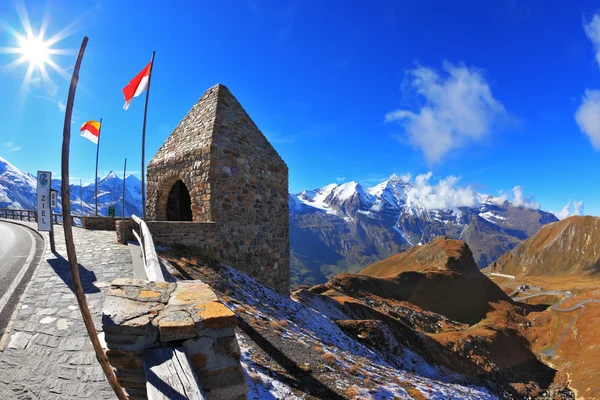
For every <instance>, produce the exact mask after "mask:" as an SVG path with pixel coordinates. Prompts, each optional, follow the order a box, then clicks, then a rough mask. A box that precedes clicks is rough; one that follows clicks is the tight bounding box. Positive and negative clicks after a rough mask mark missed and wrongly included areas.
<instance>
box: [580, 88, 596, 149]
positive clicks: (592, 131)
mask: <svg viewBox="0 0 600 400" xmlns="http://www.w3.org/2000/svg"><path fill="white" fill-rule="evenodd" d="M575 121H576V122H577V125H579V129H581V131H582V132H583V133H585V134H586V135H588V137H589V138H590V141H591V142H592V146H594V148H595V149H596V150H600V90H586V91H585V95H584V96H583V102H582V103H581V105H580V106H579V108H578V109H577V112H576V113H575Z"/></svg>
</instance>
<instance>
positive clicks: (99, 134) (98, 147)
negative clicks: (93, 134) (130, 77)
mask: <svg viewBox="0 0 600 400" xmlns="http://www.w3.org/2000/svg"><path fill="white" fill-rule="evenodd" d="M101 138H102V118H100V128H99V129H98V145H97V146H96V180H95V182H96V217H97V216H98V155H99V154H100V139H101Z"/></svg>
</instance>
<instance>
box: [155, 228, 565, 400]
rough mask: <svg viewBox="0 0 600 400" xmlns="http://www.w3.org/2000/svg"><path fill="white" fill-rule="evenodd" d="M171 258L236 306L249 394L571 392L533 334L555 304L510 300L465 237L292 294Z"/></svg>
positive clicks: (195, 257) (188, 254)
mask: <svg viewBox="0 0 600 400" xmlns="http://www.w3.org/2000/svg"><path fill="white" fill-rule="evenodd" d="M163 259H164V260H165V261H168V262H169V264H170V265H171V266H172V267H173V268H174V270H175V271H176V274H179V275H180V277H181V278H186V279H201V280H204V281H205V282H207V283H209V284H210V285H211V287H212V288H214V289H215V290H216V291H217V293H219V294H220V295H221V298H222V300H223V301H224V302H226V304H228V305H229V306H231V308H232V309H235V310H236V313H237V314H238V315H239V326H240V328H241V329H240V333H239V336H238V338H239V341H240V342H241V343H243V344H244V345H243V347H244V349H243V350H244V351H243V352H244V355H243V362H244V363H245V365H246V368H247V369H248V370H249V371H251V376H250V378H251V379H252V382H254V383H255V384H256V385H255V386H254V387H253V388H252V393H254V395H253V396H255V397H252V396H251V398H259V396H260V395H261V393H262V395H264V394H265V393H267V392H268V393H270V394H271V395H272V396H274V397H275V398H281V397H285V398H300V397H305V398H320V399H323V398H328V399H329V398H332V399H335V398H350V399H353V398H355V399H358V398H360V399H364V398H367V399H369V398H374V399H375V398H376V399H389V398H394V396H396V397H397V398H507V399H522V398H547V399H552V398H561V399H571V398H574V397H573V393H572V391H571V390H570V389H569V388H568V387H567V384H568V376H567V375H566V374H564V373H562V372H559V371H557V370H556V368H552V367H551V366H549V365H546V364H544V363H543V362H541V361H540V360H539V359H538V357H537V356H536V354H535V353H534V352H533V351H532V346H531V343H530V342H529V339H528V336H527V334H526V333H527V331H528V329H529V327H530V326H531V322H530V320H529V319H528V316H529V315H530V314H532V313H536V312H538V313H539V312H541V311H542V310H544V309H545V308H546V306H545V305H533V304H532V305H528V304H522V303H517V302H515V301H514V300H513V299H511V298H510V297H509V296H508V295H507V294H506V293H505V292H504V291H503V290H502V289H501V288H500V287H498V286H497V285H496V284H494V283H493V282H492V281H490V280H489V279H488V278H487V277H486V276H485V275H483V274H482V273H481V271H480V270H479V268H478V267H477V265H476V264H475V261H474V259H473V256H472V253H471V251H470V249H469V247H468V246H467V245H466V244H465V243H464V242H461V241H458V240H452V239H450V238H438V239H436V240H434V241H432V242H431V243H429V244H427V245H425V246H417V247H414V248H413V249H411V250H409V251H407V252H405V253H401V254H398V255H396V256H394V257H392V258H390V259H388V260H384V261H380V262H378V263H375V264H373V265H372V266H370V267H368V268H366V269H364V270H363V271H361V273H360V274H358V275H352V274H339V275H337V276H336V277H334V278H333V279H331V280H330V281H329V282H327V283H325V284H321V285H317V286H314V287H302V288H299V289H298V290H295V291H293V292H292V293H291V296H290V297H286V296H280V295H278V294H276V293H274V292H273V291H271V290H270V289H268V288H266V287H264V286H263V285H261V284H260V283H259V282H258V281H256V280H253V279H250V278H248V277H247V276H245V275H243V274H241V273H239V272H237V271H235V270H232V269H230V268H228V267H225V266H222V265H220V264H218V263H216V262H212V261H210V260H207V259H205V258H203V257H202V256H201V255H200V254H196V253H194V250H193V249H177V251H169V250H164V251H163ZM484 388H485V389H484Z"/></svg>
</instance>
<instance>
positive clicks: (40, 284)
mask: <svg viewBox="0 0 600 400" xmlns="http://www.w3.org/2000/svg"><path fill="white" fill-rule="evenodd" d="M24 225H27V226H31V227H34V228H35V224H33V223H24ZM73 234H74V237H75V245H76V249H77V261H78V262H79V265H80V275H81V280H82V282H83V286H84V290H85V292H86V296H87V301H88V305H89V307H90V310H91V312H92V315H93V316H94V323H95V325H96V329H97V330H98V331H100V330H101V329H102V324H101V316H102V303H103V300H104V293H105V292H106V290H107V289H108V288H109V287H110V282H111V281H112V280H113V279H114V278H118V277H131V276H132V271H133V266H132V260H131V254H130V251H129V249H128V247H127V246H124V245H121V244H119V243H117V241H116V233H115V232H105V231H87V230H83V229H81V228H73ZM44 235H45V236H46V239H47V238H48V237H47V234H44ZM56 250H57V253H58V256H56V255H54V254H52V253H51V252H50V245H49V242H48V240H46V250H45V256H44V257H43V260H42V262H41V264H40V265H39V266H38V267H37V270H36V271H35V273H34V274H33V277H32V278H31V281H30V282H29V284H28V285H27V288H26V290H25V292H24V293H23V296H22V297H21V300H20V302H19V305H18V306H17V310H16V311H15V314H14V315H13V322H12V328H11V330H10V338H9V340H8V342H7V345H6V347H5V349H4V351H3V352H0V399H32V400H34V399H44V400H45V399H57V400H58V399H81V398H94V399H114V398H115V395H114V393H113V392H112V389H111V388H110V386H109V385H108V383H107V382H106V379H105V377H104V374H103V372H102V369H101V368H100V365H99V364H98V362H97V361H96V357H95V354H94V351H93V349H92V345H91V343H90V341H89V338H88V337H87V332H86V330H85V326H84V323H83V320H82V319H81V314H80V312H79V307H78V306H77V300H76V298H75V294H74V293H73V291H72V284H71V279H70V272H69V264H68V261H67V251H66V247H65V243H64V236H63V228H62V226H56ZM102 337H103V334H102V333H101V338H102Z"/></svg>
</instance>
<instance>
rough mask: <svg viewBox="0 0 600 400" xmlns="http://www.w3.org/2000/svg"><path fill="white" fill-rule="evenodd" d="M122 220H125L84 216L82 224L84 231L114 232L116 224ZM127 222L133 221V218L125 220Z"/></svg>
mask: <svg viewBox="0 0 600 400" xmlns="http://www.w3.org/2000/svg"><path fill="white" fill-rule="evenodd" d="M121 220H123V218H118V217H101V216H98V217H96V216H83V217H81V224H82V227H83V229H90V230H96V231H114V230H115V224H116V222H117V221H121ZM125 221H131V218H125Z"/></svg>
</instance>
